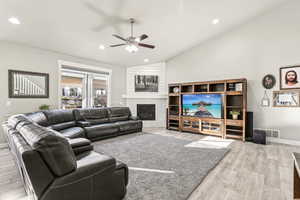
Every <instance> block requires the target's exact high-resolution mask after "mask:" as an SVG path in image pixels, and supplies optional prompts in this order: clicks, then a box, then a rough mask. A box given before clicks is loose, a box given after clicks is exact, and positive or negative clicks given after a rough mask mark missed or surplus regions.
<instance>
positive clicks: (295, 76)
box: [279, 65, 300, 90]
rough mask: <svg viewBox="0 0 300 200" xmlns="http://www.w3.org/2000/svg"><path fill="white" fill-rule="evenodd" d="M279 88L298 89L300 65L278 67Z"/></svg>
mask: <svg viewBox="0 0 300 200" xmlns="http://www.w3.org/2000/svg"><path fill="white" fill-rule="evenodd" d="M279 74H280V89H281V90H290V89H300V80H299V76H300V65H297V66H288V67H281V68H280V72H279Z"/></svg>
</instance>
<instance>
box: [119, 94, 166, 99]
mask: <svg viewBox="0 0 300 200" xmlns="http://www.w3.org/2000/svg"><path fill="white" fill-rule="evenodd" d="M122 98H123V99H167V98H168V95H122Z"/></svg>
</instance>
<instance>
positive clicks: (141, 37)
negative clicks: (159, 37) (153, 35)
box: [139, 34, 148, 41]
mask: <svg viewBox="0 0 300 200" xmlns="http://www.w3.org/2000/svg"><path fill="white" fill-rule="evenodd" d="M139 38H140V41H142V40H144V39H147V38H148V35H146V34H143V35H141V36H140V37H139Z"/></svg>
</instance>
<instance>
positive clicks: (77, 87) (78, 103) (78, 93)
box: [60, 65, 110, 109]
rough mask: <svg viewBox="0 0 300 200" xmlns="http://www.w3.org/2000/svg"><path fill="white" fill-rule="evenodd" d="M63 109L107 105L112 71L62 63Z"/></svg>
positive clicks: (61, 102)
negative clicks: (82, 67)
mask: <svg viewBox="0 0 300 200" xmlns="http://www.w3.org/2000/svg"><path fill="white" fill-rule="evenodd" d="M60 70H61V78H60V88H61V97H60V107H61V108H62V109H73V108H87V107H107V106H108V104H109V79H110V73H108V72H104V71H95V70H88V69H81V68H76V67H74V66H69V65H61V68H60Z"/></svg>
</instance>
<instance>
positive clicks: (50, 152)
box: [18, 124, 76, 176]
mask: <svg viewBox="0 0 300 200" xmlns="http://www.w3.org/2000/svg"><path fill="white" fill-rule="evenodd" d="M18 131H19V132H20V134H21V135H22V136H23V137H24V139H25V140H26V142H27V143H28V144H29V145H30V146H31V148H33V149H34V150H36V151H38V152H39V153H40V155H41V156H42V158H43V160H44V161H45V162H46V163H47V165H48V167H49V168H50V170H51V171H52V172H53V173H54V174H55V175H56V176H63V175H65V174H68V173H70V172H72V171H73V170H75V169H76V157H75V155H74V153H73V151H72V148H71V146H70V144H69V142H68V141H67V139H66V138H64V137H63V136H62V135H61V134H60V133H58V132H56V131H54V130H51V129H48V128H45V127H42V126H39V125H38V124H27V125H24V126H22V127H21V128H19V130H18Z"/></svg>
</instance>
